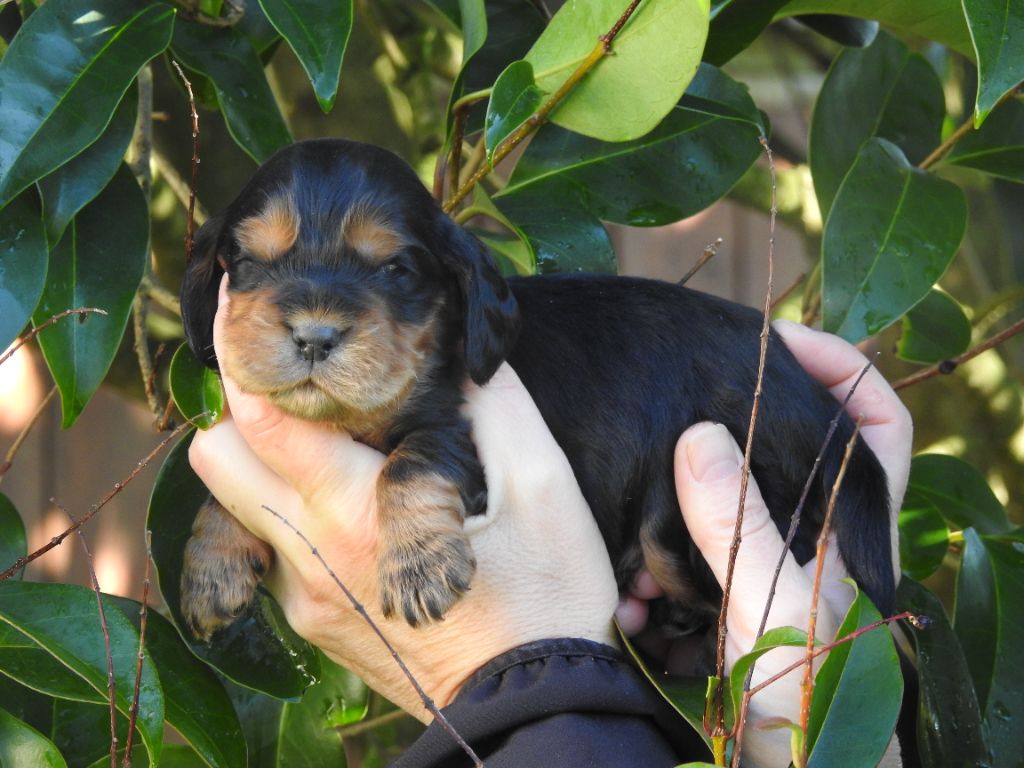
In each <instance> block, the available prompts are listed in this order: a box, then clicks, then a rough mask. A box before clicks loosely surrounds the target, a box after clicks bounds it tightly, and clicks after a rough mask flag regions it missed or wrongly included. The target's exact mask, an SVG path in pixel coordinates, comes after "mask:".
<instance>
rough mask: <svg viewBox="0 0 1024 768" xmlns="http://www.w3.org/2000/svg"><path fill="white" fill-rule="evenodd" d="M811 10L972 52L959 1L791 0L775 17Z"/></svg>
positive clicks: (969, 53) (799, 14)
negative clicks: (875, 23)
mask: <svg viewBox="0 0 1024 768" xmlns="http://www.w3.org/2000/svg"><path fill="white" fill-rule="evenodd" d="M809 13H834V14H837V15H840V16H856V17H857V18H861V19H875V20H876V21H880V22H881V23H882V24H883V25H884V26H886V27H888V28H891V29H894V30H896V31H898V32H900V33H901V34H904V35H909V36H913V37H923V38H926V39H928V40H934V41H936V42H938V43H942V44H943V45H948V46H949V47H950V48H952V49H954V50H956V51H959V52H960V53H963V54H966V55H968V56H970V55H971V54H972V50H971V37H970V33H969V32H968V31H967V22H966V20H965V19H964V13H963V10H962V8H961V7H960V0H899V2H893V0H790V2H789V3H787V4H786V5H784V6H782V9H781V10H780V11H779V13H778V14H777V15H776V18H785V17H787V16H801V15H806V14H809Z"/></svg>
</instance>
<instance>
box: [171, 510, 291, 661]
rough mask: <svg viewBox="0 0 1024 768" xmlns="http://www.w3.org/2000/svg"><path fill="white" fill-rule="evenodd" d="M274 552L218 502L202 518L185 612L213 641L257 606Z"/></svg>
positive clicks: (189, 558)
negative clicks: (251, 605)
mask: <svg viewBox="0 0 1024 768" xmlns="http://www.w3.org/2000/svg"><path fill="white" fill-rule="evenodd" d="M271 556H272V551H271V549H270V547H269V546H268V545H267V544H266V543H265V542H263V541H261V540H260V539H258V538H256V537H255V536H253V535H252V534H251V533H250V532H249V531H248V529H246V528H245V527H244V526H242V524H241V523H239V522H238V521H237V520H235V518H234V517H233V516H232V515H231V514H230V513H229V512H228V511H227V510H225V509H224V508H223V507H222V506H220V504H218V503H217V502H216V501H215V500H214V499H213V498H212V497H211V498H210V499H208V500H207V501H206V502H205V503H204V504H203V506H202V507H201V508H200V510H199V514H198V515H196V519H195V522H194V523H193V524H192V536H191V537H190V538H189V540H188V543H187V544H186V545H185V560H184V564H183V566H182V570H181V612H182V614H183V615H184V617H185V621H186V622H187V623H188V627H189V629H190V630H191V631H192V634H193V635H195V636H196V637H197V638H199V639H200V640H204V641H205V640H209V639H210V637H211V636H212V635H213V633H214V632H216V631H217V630H218V629H221V628H222V627H226V626H227V625H228V624H230V623H231V622H232V621H234V620H235V618H237V616H238V614H239V613H240V612H241V611H242V609H243V608H245V606H247V605H248V604H249V603H250V602H252V599H253V597H254V596H255V594H256V585H257V584H259V581H260V579H261V578H262V576H263V574H264V573H266V571H267V568H268V567H270V559H271Z"/></svg>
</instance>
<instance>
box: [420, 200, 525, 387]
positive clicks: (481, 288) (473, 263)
mask: <svg viewBox="0 0 1024 768" xmlns="http://www.w3.org/2000/svg"><path fill="white" fill-rule="evenodd" d="M440 218H441V220H442V224H441V233H442V238H441V239H442V242H441V243H440V247H439V248H438V255H439V256H440V258H441V260H442V262H443V263H444V265H445V266H446V267H447V268H448V269H449V270H450V271H451V273H452V274H453V275H454V276H455V279H456V281H457V282H458V286H459V291H460V293H461V294H462V301H463V312H464V315H465V316H464V320H465V345H466V350H465V352H466V368H467V370H468V372H469V376H470V378H471V379H473V381H474V382H476V383H477V384H484V383H486V382H487V381H488V380H489V379H490V378H491V376H493V375H494V372H495V371H496V370H498V366H499V365H501V363H502V362H503V361H504V360H505V358H506V357H508V355H509V354H510V353H511V351H512V347H513V346H514V345H515V342H516V338H517V336H518V335H519V308H518V306H517V305H516V299H515V297H514V296H513V295H512V291H511V290H509V287H508V283H506V282H505V279H504V278H503V277H502V276H501V273H500V272H499V271H498V268H497V266H496V265H495V264H494V261H493V260H492V259H491V256H490V254H489V253H488V252H487V247H486V246H485V245H484V244H483V243H481V242H480V241H479V240H477V239H476V238H475V237H474V236H473V235H471V234H470V233H469V232H467V231H466V230H464V229H463V228H462V227H460V226H459V225H458V224H456V223H455V222H453V221H452V220H451V219H449V218H448V217H447V216H441V217H440Z"/></svg>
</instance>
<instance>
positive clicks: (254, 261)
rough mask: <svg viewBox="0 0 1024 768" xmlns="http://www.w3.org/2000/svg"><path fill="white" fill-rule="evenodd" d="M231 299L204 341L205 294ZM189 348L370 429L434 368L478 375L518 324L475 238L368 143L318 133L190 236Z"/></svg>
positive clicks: (299, 402)
mask: <svg viewBox="0 0 1024 768" xmlns="http://www.w3.org/2000/svg"><path fill="white" fill-rule="evenodd" d="M225 271H227V273H228V275H229V290H230V294H231V303H230V306H229V310H228V313H227V315H226V317H225V320H224V340H225V344H224V349H222V350H221V357H220V359H219V360H217V359H216V358H215V356H214V352H213V317H214V314H215V313H216V309H217V289H218V286H219V283H220V279H221V276H222V275H223V274H224V272H225ZM182 315H183V318H184V323H185V332H186V336H187V337H188V341H189V344H190V345H191V346H192V349H193V350H194V351H195V353H196V354H197V355H198V356H199V358H200V359H201V360H203V361H204V362H205V363H206V364H207V365H210V366H211V367H217V366H218V364H219V366H220V367H221V368H222V369H223V370H224V371H225V372H227V373H228V374H229V375H230V376H231V377H232V378H234V379H235V380H236V381H237V382H238V383H239V385H240V386H241V387H242V388H243V389H244V390H246V391H248V392H253V393H257V394H263V395H267V396H268V397H270V398H271V400H272V401H274V402H275V403H276V404H277V405H279V406H280V407H282V408H283V409H285V410H287V411H289V412H291V413H294V414H296V415H299V416H302V417H304V418H309V419H317V420H332V421H338V422H340V423H342V424H343V425H347V426H350V427H352V428H355V427H356V426H357V425H361V426H370V425H372V424H373V422H375V421H377V418H376V415H384V414H387V413H393V412H394V410H395V408H396V406H397V405H399V404H400V403H401V402H402V400H403V398H404V397H405V396H406V395H407V394H408V393H410V392H411V390H412V388H413V386H414V385H415V383H416V382H417V381H419V380H422V379H424V378H429V377H430V376H431V374H432V373H433V372H434V371H435V370H436V369H437V367H438V366H441V365H446V364H448V363H449V361H451V360H453V359H454V360H455V361H456V362H458V361H460V360H461V361H464V365H465V369H466V370H467V371H468V373H469V375H470V376H471V377H472V379H473V380H474V381H476V382H477V383H483V382H485V381H487V380H488V379H489V378H490V377H491V375H492V374H493V373H494V371H495V370H496V369H497V367H498V365H499V364H500V363H501V361H502V360H504V358H505V357H506V355H507V354H508V352H509V351H510V348H511V345H512V344H513V343H514V341H515V336H516V332H517V329H518V314H517V310H516V304H515V300H514V298H513V297H512V295H511V293H510V292H509V289H508V286H507V285H506V283H505V281H504V280H503V279H502V278H501V276H500V274H499V273H498V271H497V269H496V268H495V266H494V264H493V262H492V261H491V259H490V257H489V256H488V254H487V252H486V249H485V248H484V246H483V245H482V244H481V243H480V242H479V241H478V240H476V238H474V237H472V236H471V235H469V234H468V233H466V232H465V231H463V230H462V229H461V228H460V227H459V226H457V225H456V224H454V223H453V222H452V221H451V219H449V218H448V217H447V216H446V215H445V214H444V213H442V212H441V210H440V209H439V208H438V206H437V205H436V203H435V202H434V200H433V199H432V198H431V197H430V195H429V194H428V193H427V191H426V189H424V187H423V185H422V184H421V183H420V181H419V179H418V178H417V177H416V175H415V173H414V172H413V171H412V169H411V168H409V166H408V165H406V164H405V163H404V162H403V161H402V160H400V159H399V158H398V157H396V156H395V155H393V154H391V153H390V152H387V151H386V150H383V149H380V148H378V147H373V146H370V145H366V144H358V143H355V142H350V141H342V140H333V139H321V140H316V141H306V142H300V143H298V144H294V145H292V146H290V147H288V148H286V149H284V150H281V151H280V152H278V153H277V154H276V155H275V156H274V157H272V158H271V159H270V160H269V161H267V163H265V164H264V165H263V166H262V167H261V168H260V169H259V170H258V171H257V173H256V175H255V176H254V177H253V178H252V179H251V180H250V182H249V183H248V185H247V186H246V187H245V189H244V190H243V191H242V193H241V194H240V195H239V196H238V198H237V199H236V200H235V201H234V202H233V203H232V204H231V206H230V207H229V208H228V210H227V211H226V212H225V213H224V214H223V215H221V216H218V217H216V218H214V219H211V220H210V221H208V222H207V223H206V224H205V225H204V226H203V227H202V228H201V229H200V230H199V232H198V233H197V236H196V242H195V247H194V251H193V257H192V261H191V263H190V264H189V265H188V268H187V271H186V275H185V280H184V283H183V286H182Z"/></svg>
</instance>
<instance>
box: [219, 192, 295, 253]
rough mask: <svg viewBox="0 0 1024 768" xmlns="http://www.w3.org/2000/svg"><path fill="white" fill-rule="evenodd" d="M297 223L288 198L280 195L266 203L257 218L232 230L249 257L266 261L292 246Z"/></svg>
mask: <svg viewBox="0 0 1024 768" xmlns="http://www.w3.org/2000/svg"><path fill="white" fill-rule="evenodd" d="M299 223H300V220H299V214H298V212H297V211H296V210H295V208H294V207H293V206H292V204H291V201H290V200H289V199H288V196H287V195H279V196H278V197H273V198H271V199H270V200H269V201H267V204H266V206H264V208H263V210H262V211H261V212H260V213H258V214H257V215H255V216H250V217H248V218H247V219H242V221H241V222H239V224H238V226H236V227H235V239H237V240H238V244H239V245H241V246H242V248H243V249H245V251H246V252H247V253H249V254H250V255H251V256H254V257H255V258H257V259H262V260H263V261H269V260H270V259H276V258H277V257H278V256H280V255H281V254H283V253H285V252H286V251H287V250H288V249H289V248H291V247H292V246H293V245H295V240H296V239H297V238H298V236H299Z"/></svg>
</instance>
